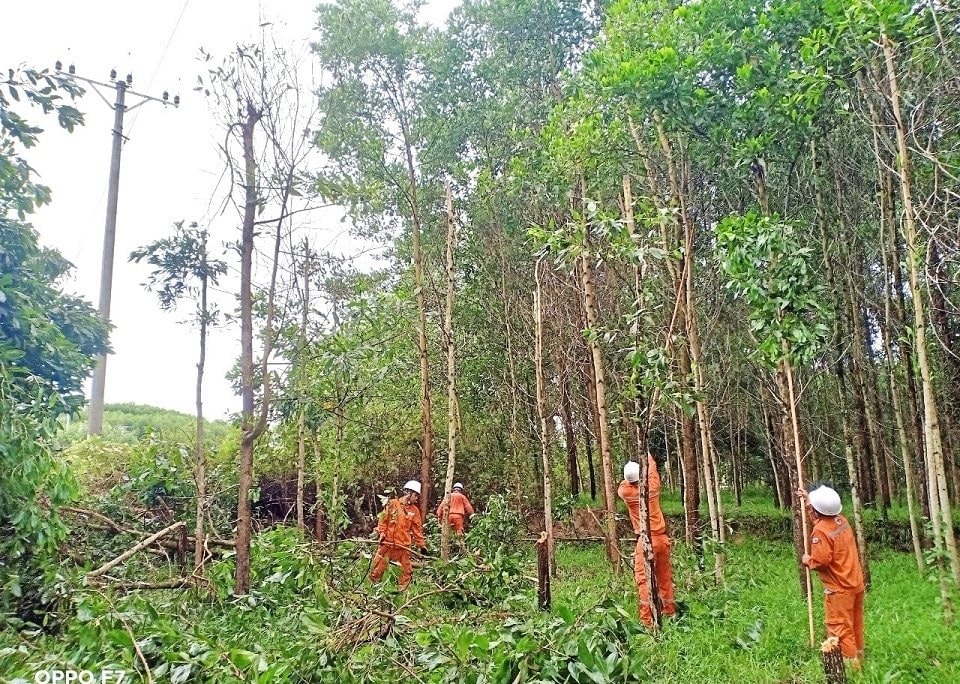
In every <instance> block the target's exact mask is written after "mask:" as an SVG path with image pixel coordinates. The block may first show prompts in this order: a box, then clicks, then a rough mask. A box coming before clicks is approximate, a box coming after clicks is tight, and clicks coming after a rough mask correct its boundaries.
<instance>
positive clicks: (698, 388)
mask: <svg viewBox="0 0 960 684" xmlns="http://www.w3.org/2000/svg"><path fill="white" fill-rule="evenodd" d="M685 244H686V248H685V250H684V253H685V255H686V256H685V258H686V259H687V266H686V268H685V269H684V270H685V271H686V274H687V276H686V306H685V307H684V309H685V313H686V319H687V320H686V328H687V339H688V340H689V342H690V357H691V359H690V360H691V362H692V366H693V389H694V396H695V397H696V399H695V403H696V408H697V421H698V422H699V424H700V448H701V456H702V462H703V485H704V491H705V492H706V495H707V509H708V510H709V512H710V529H711V532H712V536H713V540H714V542H716V544H717V549H716V551H715V553H714V571H715V573H716V581H717V582H719V583H721V584H722V583H723V567H724V562H725V552H724V550H723V542H724V540H725V536H726V530H725V529H724V522H723V507H722V503H721V502H720V500H719V497H718V492H719V490H718V488H717V486H716V484H715V471H714V461H715V458H714V457H713V455H712V451H713V448H712V447H713V436H712V434H711V432H712V428H711V425H710V409H709V407H708V406H707V404H706V402H705V401H704V399H703V397H704V394H705V383H704V379H703V365H702V364H703V361H702V354H701V352H700V332H699V330H698V327H699V326H698V324H697V313H696V310H695V308H694V299H693V230H692V227H691V226H690V225H689V223H687V224H686V240H685Z"/></svg>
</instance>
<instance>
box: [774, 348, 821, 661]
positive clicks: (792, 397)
mask: <svg viewBox="0 0 960 684" xmlns="http://www.w3.org/2000/svg"><path fill="white" fill-rule="evenodd" d="M786 344H787V343H786V340H784V341H783V343H782V346H783V352H784V355H783V358H782V359H781V361H780V372H779V373H778V377H779V378H780V387H781V399H782V400H784V401H785V405H784V410H785V412H786V413H787V415H788V417H789V425H790V429H789V431H790V433H791V435H792V436H793V455H794V459H795V466H796V472H795V473H794V477H795V482H794V483H793V484H795V485H796V486H797V487H802V486H803V482H804V477H803V456H802V455H801V451H800V425H799V424H798V421H797V398H796V393H795V391H794V383H793V369H792V368H791V367H790V358H789V355H788V352H787V347H786ZM783 390H786V391H785V392H784V391H783ZM785 422H786V421H785ZM784 433H785V434H786V430H784ZM784 446H786V445H784ZM791 494H792V492H791ZM794 499H795V500H796V502H797V505H796V508H799V509H800V536H801V537H802V538H803V542H802V547H803V553H804V554H808V553H810V539H809V537H808V532H807V509H806V507H805V506H804V505H803V503H802V502H801V501H800V499H799V498H798V497H794ZM797 560H798V561H799V558H798V559H797ZM805 570H806V572H804V576H805V579H806V581H805V582H804V589H805V594H806V597H807V621H808V627H809V630H810V646H811V647H812V646H814V643H815V642H814V631H813V588H812V585H811V582H810V569H809V568H806V567H805Z"/></svg>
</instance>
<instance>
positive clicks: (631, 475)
mask: <svg viewBox="0 0 960 684" xmlns="http://www.w3.org/2000/svg"><path fill="white" fill-rule="evenodd" d="M623 479H624V480H626V481H627V482H639V481H640V464H639V463H637V462H636V461H627V463H626V465H624V466H623Z"/></svg>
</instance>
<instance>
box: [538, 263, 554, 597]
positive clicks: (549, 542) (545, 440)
mask: <svg viewBox="0 0 960 684" xmlns="http://www.w3.org/2000/svg"><path fill="white" fill-rule="evenodd" d="M533 274H534V280H535V282H536V286H535V288H534V291H533V316H534V326H535V333H536V343H535V347H534V360H535V362H536V364H535V365H536V371H537V416H538V418H539V419H540V458H541V460H542V464H543V532H544V539H543V543H544V544H545V546H546V552H547V567H548V570H547V572H548V574H547V578H546V579H547V586H548V587H549V584H550V575H549V572H550V570H552V568H553V566H554V562H553V558H554V549H553V483H552V481H551V476H550V429H549V426H548V423H547V418H548V416H547V399H546V381H545V379H544V370H543V303H542V296H543V287H542V284H541V281H540V261H539V260H538V261H537V262H536V264H534V267H533Z"/></svg>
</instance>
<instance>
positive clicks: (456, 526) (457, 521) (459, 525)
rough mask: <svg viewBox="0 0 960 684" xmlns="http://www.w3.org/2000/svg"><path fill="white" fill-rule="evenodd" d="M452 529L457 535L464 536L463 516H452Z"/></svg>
mask: <svg viewBox="0 0 960 684" xmlns="http://www.w3.org/2000/svg"><path fill="white" fill-rule="evenodd" d="M450 529H451V530H453V531H454V532H455V533H456V534H463V516H462V515H460V514H459V513H451V514H450Z"/></svg>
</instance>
